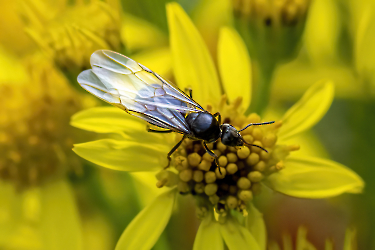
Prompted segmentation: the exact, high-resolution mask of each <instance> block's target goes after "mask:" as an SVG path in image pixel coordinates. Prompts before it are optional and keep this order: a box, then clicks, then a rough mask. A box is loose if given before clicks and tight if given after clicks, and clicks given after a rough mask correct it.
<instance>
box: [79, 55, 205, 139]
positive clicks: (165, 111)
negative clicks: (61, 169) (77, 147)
mask: <svg viewBox="0 0 375 250" xmlns="http://www.w3.org/2000/svg"><path fill="white" fill-rule="evenodd" d="M90 62H91V66H92V69H89V70H85V71H83V72H82V73H81V74H79V76H78V79H77V80H78V82H79V83H80V85H81V86H82V87H83V88H84V89H86V90H87V91H89V92H90V93H92V94H93V95H95V96H97V97H99V98H100V99H102V100H104V101H106V102H108V103H110V104H112V105H115V106H118V107H120V108H122V109H124V110H126V111H127V112H129V113H130V114H132V115H135V116H137V117H140V118H142V119H144V120H146V121H147V122H149V123H151V124H153V125H156V126H159V127H162V128H166V129H172V130H178V131H181V132H184V133H189V128H188V126H187V124H186V122H185V118H184V117H185V115H186V114H187V113H189V112H202V111H204V109H203V108H202V107H201V106H200V105H199V104H198V103H196V102H195V101H194V100H192V99H191V98H189V97H188V96H187V95H186V94H185V93H183V92H182V91H181V90H179V89H178V88H177V87H175V86H173V85H172V84H170V83H169V82H167V81H166V80H164V79H163V78H162V77H160V76H159V75H158V74H156V73H155V72H153V71H151V70H150V69H148V68H146V67H145V66H143V65H141V64H139V63H137V62H135V61H134V60H132V59H130V58H128V57H126V56H124V55H121V54H119V53H116V52H113V51H109V50H98V51H96V52H94V53H93V54H92V55H91V60H90Z"/></svg>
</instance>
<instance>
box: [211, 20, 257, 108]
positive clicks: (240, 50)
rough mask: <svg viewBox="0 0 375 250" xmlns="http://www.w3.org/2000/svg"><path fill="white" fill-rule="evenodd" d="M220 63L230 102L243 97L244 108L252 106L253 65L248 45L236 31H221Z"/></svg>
mask: <svg viewBox="0 0 375 250" xmlns="http://www.w3.org/2000/svg"><path fill="white" fill-rule="evenodd" d="M218 63H219V69H220V76H221V79H222V82H223V87H224V91H225V93H226V94H227V96H228V98H229V101H233V100H234V99H236V98H237V97H239V96H242V98H243V101H242V106H243V107H245V108H247V107H249V106H250V97H251V65H250V58H249V53H248V51H247V49H246V45H245V43H244V41H243V40H242V38H241V37H240V35H239V34H238V33H237V31H236V30H234V29H233V28H230V27H224V28H222V29H221V31H220V37H219V45H218Z"/></svg>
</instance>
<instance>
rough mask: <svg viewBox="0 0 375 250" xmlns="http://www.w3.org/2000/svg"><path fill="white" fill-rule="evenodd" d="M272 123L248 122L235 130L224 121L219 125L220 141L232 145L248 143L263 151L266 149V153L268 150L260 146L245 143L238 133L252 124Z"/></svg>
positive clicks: (264, 123)
mask: <svg viewBox="0 0 375 250" xmlns="http://www.w3.org/2000/svg"><path fill="white" fill-rule="evenodd" d="M272 123H274V121H272V122H263V123H250V124H248V125H247V126H246V127H244V128H243V129H241V130H237V129H236V128H235V127H233V126H232V125H230V124H228V123H224V124H222V125H221V126H220V129H221V142H222V143H223V144H224V145H227V146H232V147H235V146H243V145H244V144H245V145H248V146H254V147H258V148H260V149H262V150H264V151H266V152H267V153H268V151H267V150H266V149H264V148H262V147H261V146H258V145H254V144H250V143H247V142H246V141H245V140H244V139H243V137H242V136H241V135H240V132H241V131H243V130H245V129H247V128H248V127H250V126H252V125H266V124H272Z"/></svg>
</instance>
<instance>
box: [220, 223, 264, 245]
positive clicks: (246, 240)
mask: <svg viewBox="0 0 375 250" xmlns="http://www.w3.org/2000/svg"><path fill="white" fill-rule="evenodd" d="M219 229H220V233H221V236H222V237H223V239H224V242H225V244H226V245H227V246H228V248H229V249H230V250H240V249H243V250H248V249H252V250H260V247H259V245H258V243H257V242H256V240H255V238H254V236H253V235H251V233H250V232H249V230H247V228H245V227H243V226H241V225H240V224H239V223H238V222H237V221H236V220H235V219H231V218H228V219H227V221H226V222H225V223H224V224H220V228H219Z"/></svg>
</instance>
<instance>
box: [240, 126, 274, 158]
mask: <svg viewBox="0 0 375 250" xmlns="http://www.w3.org/2000/svg"><path fill="white" fill-rule="evenodd" d="M272 123H275V121H272V122H261V123H249V124H248V125H247V126H246V127H244V128H243V129H241V130H238V132H241V131H244V130H245V129H247V128H248V127H250V126H253V125H256V126H258V125H267V124H272ZM251 145H253V144H251ZM254 146H256V145H254ZM258 147H259V146H258ZM262 149H263V150H265V149H264V148H262ZM265 151H266V152H267V150H265Z"/></svg>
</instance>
